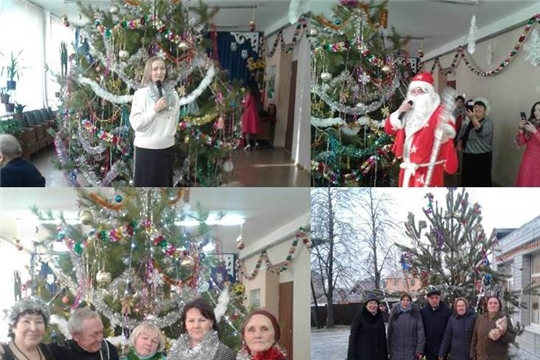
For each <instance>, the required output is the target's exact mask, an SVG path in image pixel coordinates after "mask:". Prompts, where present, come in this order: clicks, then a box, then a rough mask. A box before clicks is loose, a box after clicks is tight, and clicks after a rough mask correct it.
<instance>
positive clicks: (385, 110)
mask: <svg viewBox="0 0 540 360" xmlns="http://www.w3.org/2000/svg"><path fill="white" fill-rule="evenodd" d="M381 112H382V114H383V116H384V117H385V118H387V117H389V116H390V108H389V107H388V106H384V107H383V108H382V109H381Z"/></svg>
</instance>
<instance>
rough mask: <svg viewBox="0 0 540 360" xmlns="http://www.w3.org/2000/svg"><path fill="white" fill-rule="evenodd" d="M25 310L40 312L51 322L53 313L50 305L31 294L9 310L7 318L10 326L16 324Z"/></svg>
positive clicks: (46, 320)
mask: <svg viewBox="0 0 540 360" xmlns="http://www.w3.org/2000/svg"><path fill="white" fill-rule="evenodd" d="M25 311H31V312H39V313H41V314H42V315H43V317H44V318H45V322H47V323H49V322H50V319H51V313H50V309H49V306H48V305H47V304H46V303H45V302H44V301H43V300H41V299H40V298H37V297H33V296H31V297H27V298H24V299H22V300H20V301H19V302H18V303H16V304H15V305H13V306H12V307H11V309H10V310H9V313H8V316H7V320H8V322H9V327H10V328H11V327H13V326H15V322H16V321H17V318H18V317H19V316H20V315H21V314H22V313H23V312H25Z"/></svg>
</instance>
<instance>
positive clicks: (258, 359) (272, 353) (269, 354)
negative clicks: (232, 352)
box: [251, 346, 287, 360]
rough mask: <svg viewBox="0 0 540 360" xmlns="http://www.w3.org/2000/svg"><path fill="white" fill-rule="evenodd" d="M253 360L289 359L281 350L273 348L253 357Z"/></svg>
mask: <svg viewBox="0 0 540 360" xmlns="http://www.w3.org/2000/svg"><path fill="white" fill-rule="evenodd" d="M251 360H287V358H286V357H285V354H283V353H282V352H281V350H279V349H278V348H276V347H274V346H273V347H271V348H270V349H268V350H267V351H264V352H262V353H257V354H255V355H252V356H251Z"/></svg>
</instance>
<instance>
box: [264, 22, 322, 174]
mask: <svg viewBox="0 0 540 360" xmlns="http://www.w3.org/2000/svg"><path fill="white" fill-rule="evenodd" d="M295 30H296V25H291V26H289V27H287V28H286V29H284V30H283V31H282V32H283V39H284V41H285V43H286V44H288V43H290V42H291V40H292V38H293V36H294V32H295ZM278 34H279V32H278V33H276V34H273V35H272V36H270V37H268V38H267V39H266V46H267V49H266V54H268V53H269V52H270V50H271V48H272V45H273V44H274V41H275V40H276V36H277V35H278ZM310 59H311V49H310V44H309V41H308V40H307V39H306V36H305V34H303V35H302V37H301V38H300V40H299V41H298V43H297V45H296V46H295V48H294V51H293V53H292V54H287V53H285V51H283V50H281V46H280V45H278V48H277V50H276V52H275V53H274V56H272V57H268V56H267V58H266V70H267V71H268V68H269V67H271V66H275V68H276V71H275V73H276V81H275V95H274V98H273V99H272V100H270V101H269V103H271V104H276V121H277V122H276V132H275V138H274V145H275V146H276V147H284V146H285V136H286V130H287V116H288V112H289V106H290V105H289V93H290V87H291V83H290V81H291V62H292V61H295V60H297V61H298V71H297V77H296V94H295V98H296V106H295V107H296V108H295V112H294V128H293V143H292V151H291V158H292V159H293V160H294V162H295V163H296V164H299V165H301V166H303V167H304V168H306V169H309V159H310V156H311V153H310V127H309V119H310V114H311V101H310V96H309V91H310V84H311V79H310V77H309V73H310V71H309V69H310V66H311V63H310Z"/></svg>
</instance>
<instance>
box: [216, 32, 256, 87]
mask: <svg viewBox="0 0 540 360" xmlns="http://www.w3.org/2000/svg"><path fill="white" fill-rule="evenodd" d="M259 37H260V34H259V33H258V32H223V31H220V32H218V33H217V47H218V54H219V62H220V64H221V67H222V68H223V69H224V70H227V71H228V73H229V79H231V80H232V79H238V80H242V81H243V82H244V84H247V82H248V81H249V80H251V76H252V74H251V72H250V70H249V68H248V59H249V58H253V59H254V60H258V58H259Z"/></svg>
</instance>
